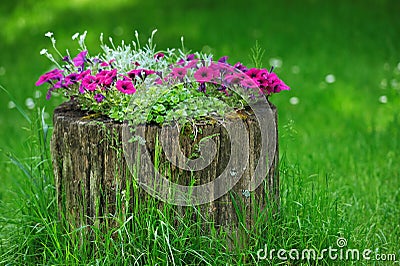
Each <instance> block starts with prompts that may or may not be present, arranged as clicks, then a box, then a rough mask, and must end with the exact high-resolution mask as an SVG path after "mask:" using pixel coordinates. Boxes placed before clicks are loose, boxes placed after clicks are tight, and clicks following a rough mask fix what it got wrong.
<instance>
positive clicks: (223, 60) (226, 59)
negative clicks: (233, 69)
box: [218, 56, 228, 64]
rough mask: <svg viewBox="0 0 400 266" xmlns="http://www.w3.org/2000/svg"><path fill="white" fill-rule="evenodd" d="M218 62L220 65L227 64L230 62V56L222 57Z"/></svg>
mask: <svg viewBox="0 0 400 266" xmlns="http://www.w3.org/2000/svg"><path fill="white" fill-rule="evenodd" d="M218 62H219V63H224V64H227V62H228V56H223V57H221V58H220V59H218Z"/></svg>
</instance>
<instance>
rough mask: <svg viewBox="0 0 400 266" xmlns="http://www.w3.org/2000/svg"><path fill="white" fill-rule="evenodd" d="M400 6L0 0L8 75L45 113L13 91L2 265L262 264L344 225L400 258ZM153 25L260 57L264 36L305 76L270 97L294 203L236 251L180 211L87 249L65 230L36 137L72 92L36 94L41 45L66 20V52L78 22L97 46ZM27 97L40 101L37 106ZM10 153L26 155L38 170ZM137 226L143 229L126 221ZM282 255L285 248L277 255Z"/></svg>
mask: <svg viewBox="0 0 400 266" xmlns="http://www.w3.org/2000/svg"><path fill="white" fill-rule="evenodd" d="M399 12H400V4H399V3H398V1H394V0H393V1H389V0H387V1H358V0H357V1H351V2H350V1H344V0H343V1H342V0H339V1H323V2H322V1H312V0H308V1H301V2H300V1H290V0H285V1H229V4H226V3H225V2H218V1H208V0H207V1H197V2H193V1H189V2H187V1H179V0H173V1H163V2H161V3H156V1H145V2H139V1H124V0H116V1H112V3H111V2H109V1H105V0H104V1H96V4H94V1H90V0H87V1H76V0H71V1H67V2H65V1H59V2H58V1H47V0H44V1H32V0H24V1H18V2H16V1H15V2H6V3H1V4H0V15H1V16H0V25H1V26H2V27H1V31H0V39H1V41H0V85H2V86H3V87H4V88H5V89H7V90H8V91H9V92H10V94H11V95H12V97H13V98H14V99H13V100H14V101H15V102H16V103H18V104H19V105H21V106H22V107H23V109H24V110H25V111H26V113H27V114H28V116H29V117H30V119H31V120H32V121H31V122H30V123H29V122H28V121H27V120H25V119H24V117H23V116H22V115H21V114H20V113H19V112H18V111H17V110H16V108H13V109H9V108H8V104H9V101H11V99H10V98H9V96H8V95H7V94H6V93H4V92H1V97H0V106H2V109H1V116H0V128H1V131H0V148H1V151H2V154H1V165H0V170H1V171H0V178H1V183H2V186H1V188H0V201H1V211H2V212H0V264H7V263H9V265H14V264H15V265H19V264H88V265H89V264H92V265H94V264H111V263H114V264H115V263H116V264H117V265H119V264H123V263H122V262H123V261H125V260H128V259H131V260H132V259H133V258H139V259H138V261H140V262H144V261H147V263H149V264H155V263H160V264H166V262H167V261H168V262H169V263H170V264H172V263H173V262H175V263H177V264H187V263H202V264H207V263H206V262H209V263H210V264H211V265H213V264H223V265H224V264H226V263H228V264H238V263H240V262H242V263H248V264H255V263H256V262H257V255H256V253H257V250H258V249H260V248H263V247H264V244H267V245H268V248H269V249H271V248H276V249H279V248H283V249H287V250H290V249H291V248H297V249H305V248H315V249H317V250H322V249H323V248H328V247H329V246H333V247H335V245H336V239H337V238H338V237H344V238H346V239H347V247H349V248H354V249H360V250H363V249H367V248H368V249H371V250H373V251H374V253H381V254H386V253H394V254H396V256H397V260H399V259H400V243H399V239H400V224H399V220H400V207H399V206H400V204H399V203H400V176H399V169H400V160H399V159H400V156H399V153H398V151H399V150H400V143H399V140H400V133H399V128H400V115H399V114H400V46H398V43H399V41H400V31H399V29H400V20H399V19H398V18H397V17H398V14H399ZM154 28H157V29H158V33H157V38H156V40H157V42H158V43H159V47H160V48H167V47H173V46H174V47H175V46H179V44H180V36H181V35H184V36H185V43H186V46H187V47H190V48H192V49H193V50H201V49H203V50H205V51H211V52H212V53H214V54H215V55H216V57H218V56H222V55H226V54H227V55H230V62H231V63H234V62H236V61H243V62H244V63H249V62H250V60H249V58H248V54H249V51H250V48H251V47H252V46H253V45H254V44H255V41H256V40H258V42H259V43H260V44H261V45H262V46H263V47H265V48H266V57H265V60H264V61H265V66H266V67H269V65H270V62H271V61H275V62H277V61H278V62H281V63H282V66H281V67H280V68H277V69H276V71H277V72H278V73H279V75H280V76H281V77H282V78H283V79H284V80H285V81H286V82H287V84H288V85H289V86H291V87H292V91H290V92H283V93H282V94H281V95H276V96H273V97H272V98H271V101H272V102H273V103H274V104H275V105H277V106H278V110H279V137H280V152H281V156H282V158H281V161H282V165H281V201H282V202H281V203H282V206H281V215H280V217H279V218H278V219H277V220H275V221H267V222H266V224H265V227H264V229H265V228H267V230H263V228H260V230H259V231H257V232H258V233H257V234H253V235H251V239H252V240H251V242H250V243H251V245H250V246H249V247H248V248H247V249H246V250H244V251H242V252H239V253H229V252H227V251H225V249H224V245H225V244H226V243H224V241H223V238H222V237H221V236H218V235H212V236H210V237H209V238H207V237H202V236H201V234H200V233H199V231H198V230H197V229H198V228H197V227H196V224H194V225H190V224H187V226H183V227H181V228H178V229H174V228H173V227H172V226H171V225H170V224H169V223H168V215H167V214H166V213H168V212H166V213H156V212H154V210H153V212H152V211H149V213H148V216H147V217H144V218H143V220H141V221H135V222H136V223H131V224H122V225H121V227H120V228H119V230H117V229H116V230H117V231H116V232H117V233H115V231H112V232H110V234H112V233H115V234H117V235H118V237H117V238H115V239H114V240H113V241H111V242H110V240H109V239H110V238H107V236H105V237H104V238H102V240H104V239H106V240H107V239H108V240H107V241H99V242H98V243H97V245H98V246H97V247H96V249H95V250H96V252H92V249H91V248H90V245H89V243H86V246H85V247H86V248H83V249H79V248H78V247H77V246H76V240H74V234H78V233H79V232H73V233H71V234H64V233H62V230H61V229H60V227H59V226H60V225H59V224H58V223H57V216H56V214H55V206H54V201H53V199H54V190H53V187H52V185H51V174H50V173H51V169H50V166H49V165H48V162H47V161H45V162H44V163H40V162H42V161H43V159H44V158H45V157H43V156H44V154H46V150H43V145H40V143H39V142H38V141H39V140H41V139H43V136H41V137H39V138H36V136H37V133H38V132H41V131H40V130H39V129H40V124H37V123H36V122H37V119H36V118H35V114H36V113H37V112H36V108H37V107H40V108H43V107H45V111H46V112H47V113H48V114H49V117H48V118H45V121H46V122H47V123H48V124H50V125H51V113H52V109H53V108H54V107H55V106H56V105H58V104H59V103H60V101H61V100H62V99H57V98H55V99H52V100H51V101H48V102H46V101H45V100H43V98H44V97H43V96H42V97H39V98H35V96H36V91H37V90H39V91H42V94H43V93H44V91H43V89H44V88H41V89H37V88H35V87H34V85H33V84H34V82H35V81H36V80H37V77H38V76H39V75H40V74H42V73H43V72H45V71H47V70H48V69H49V67H50V65H49V62H48V61H47V59H45V58H44V57H41V56H40V55H39V51H40V50H41V49H42V48H44V47H46V48H47V47H49V46H50V45H49V43H48V40H47V38H45V37H44V33H46V32H47V31H53V32H54V33H55V35H56V38H57V40H58V46H59V48H60V50H63V49H64V48H67V47H68V48H69V49H70V50H71V51H72V49H73V47H74V45H75V44H74V43H73V42H72V40H71V38H70V37H71V36H72V35H73V34H74V33H75V32H77V31H80V32H82V31H84V30H88V31H89V33H88V34H89V36H88V39H89V42H90V45H89V46H91V47H96V45H97V40H98V36H99V35H100V33H101V32H104V34H105V35H106V36H107V35H112V36H114V37H115V38H116V39H118V40H120V39H125V40H131V39H133V31H134V29H137V30H138V31H139V32H141V33H142V34H143V37H144V36H147V35H148V34H149V33H150V32H151V31H152V30H153V29H154ZM71 47H72V48H71ZM329 75H333V77H334V82H331V81H332V76H329ZM293 97H296V98H297V100H298V104H292V103H293V102H294V101H295V100H296V98H293ZM27 98H32V99H33V100H34V102H35V104H36V107H35V108H34V109H32V110H29V109H28V108H27V107H25V101H26V99H27ZM45 117H46V116H45ZM47 152H48V151H47ZM7 154H8V155H10V154H11V155H15V156H16V157H18V158H20V159H21V161H22V163H23V164H24V165H26V166H27V169H28V170H27V172H26V174H24V173H23V172H21V171H20V170H19V169H18V167H16V166H15V164H12V163H11V162H10V159H9V157H7V156H6V155H7ZM44 176H46V177H47V179H45V180H44V179H43V177H44ZM149 210H151V208H149ZM187 222H188V221H183V224H186V223H187ZM129 226H130V227H129ZM132 226H133V227H134V229H135V230H134V231H135V233H136V235H135V239H136V240H135V241H132V240H131V239H132V237H133V235H132V234H130V233H128V232H127V231H124V229H125V228H131V229H132ZM147 230H148V231H147ZM156 232H158V234H159V235H161V236H162V237H161V238H157V237H154V235H155V234H157V233H156ZM160 232H162V233H160ZM97 236H98V237H100V236H99V235H97ZM131 262H132V261H131ZM280 262H282V261H280V260H278V259H277V258H276V257H275V260H274V261H273V262H271V263H274V264H278V263H280ZM262 263H265V264H267V263H266V261H263V262H262ZM299 263H300V262H299ZM301 263H304V264H307V261H301ZM348 263H349V264H350V263H355V264H357V265H358V264H361V263H365V264H374V263H376V264H377V265H380V264H381V265H386V264H385V263H388V262H380V261H375V262H371V261H369V262H368V261H361V262H359V261H358V262H354V261H353V262H351V261H348ZM127 264H129V263H127ZM289 264H290V263H289ZM293 264H298V263H297V262H294V263H293ZM318 264H337V261H336V262H335V261H333V260H324V261H319V262H318Z"/></svg>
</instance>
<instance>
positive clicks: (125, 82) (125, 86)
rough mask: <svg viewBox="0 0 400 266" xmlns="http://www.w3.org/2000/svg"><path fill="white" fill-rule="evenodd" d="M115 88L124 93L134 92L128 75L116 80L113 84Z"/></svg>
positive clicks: (134, 89)
mask: <svg viewBox="0 0 400 266" xmlns="http://www.w3.org/2000/svg"><path fill="white" fill-rule="evenodd" d="M115 86H116V87H117V90H119V91H120V92H122V93H125V94H134V93H135V92H136V88H135V86H133V83H132V80H131V79H130V78H128V77H124V78H123V79H122V80H117V83H116V85H115Z"/></svg>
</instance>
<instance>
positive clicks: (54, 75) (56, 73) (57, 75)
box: [35, 68, 64, 86]
mask: <svg viewBox="0 0 400 266" xmlns="http://www.w3.org/2000/svg"><path fill="white" fill-rule="evenodd" d="M62 73H63V71H62V70H60V69H58V68H56V69H53V70H51V71H49V72H47V73H45V74H43V75H41V76H40V77H39V79H38V81H36V83H35V85H36V86H40V85H42V84H43V83H45V82H50V83H51V81H53V80H54V81H59V80H61V79H62V78H63V77H64V76H63V74H62Z"/></svg>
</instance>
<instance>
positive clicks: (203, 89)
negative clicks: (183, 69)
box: [198, 83, 206, 93]
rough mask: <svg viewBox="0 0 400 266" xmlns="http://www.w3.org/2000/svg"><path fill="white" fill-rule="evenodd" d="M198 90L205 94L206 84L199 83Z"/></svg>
mask: <svg viewBox="0 0 400 266" xmlns="http://www.w3.org/2000/svg"><path fill="white" fill-rule="evenodd" d="M198 90H199V91H200V92H204V93H206V84H205V83H200V86H199V88H198Z"/></svg>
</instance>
